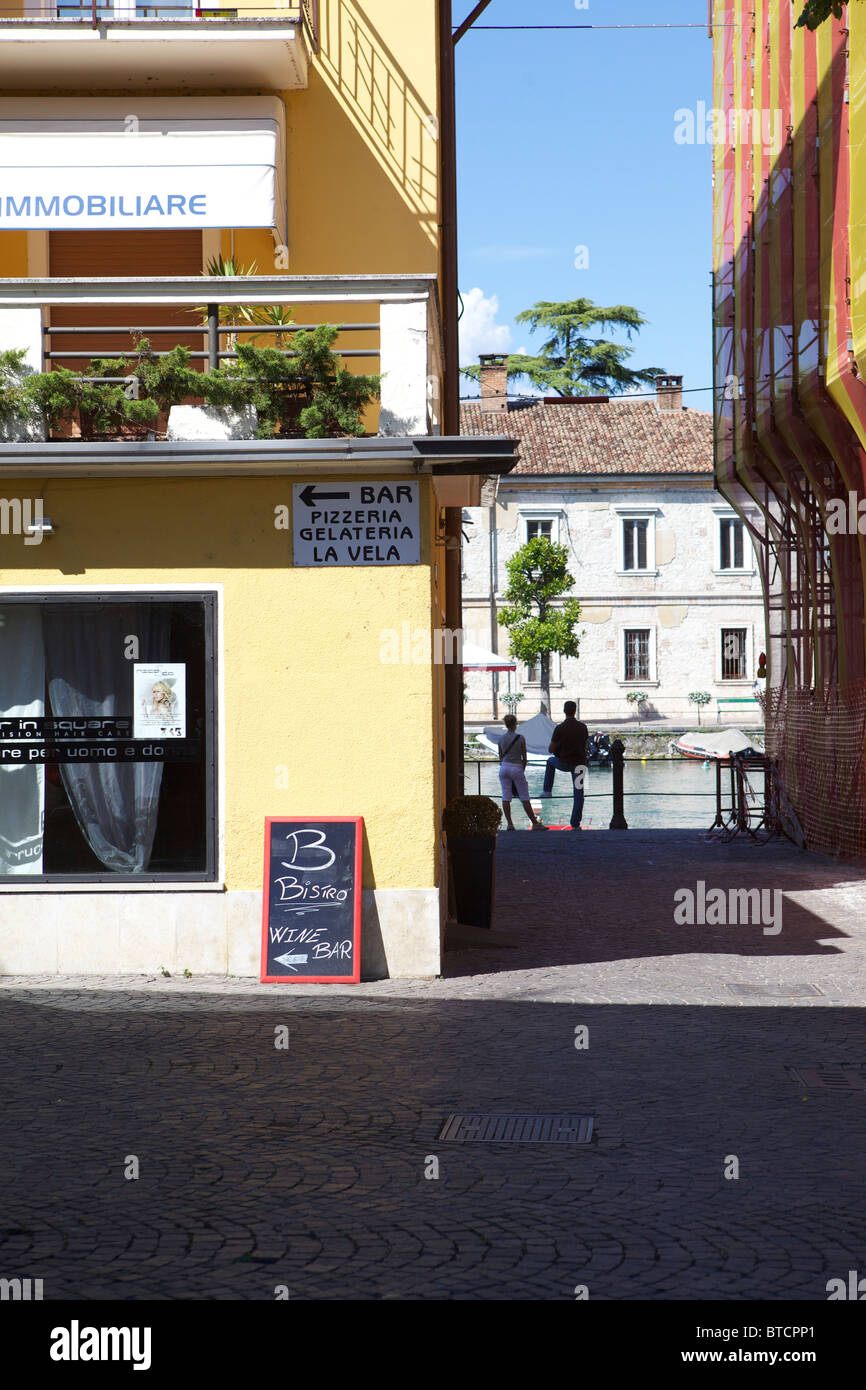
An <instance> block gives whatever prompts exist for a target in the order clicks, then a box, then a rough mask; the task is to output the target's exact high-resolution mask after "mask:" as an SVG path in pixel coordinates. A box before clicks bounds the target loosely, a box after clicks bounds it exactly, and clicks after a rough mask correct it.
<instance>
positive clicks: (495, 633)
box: [488, 499, 499, 722]
mask: <svg viewBox="0 0 866 1390" xmlns="http://www.w3.org/2000/svg"><path fill="white" fill-rule="evenodd" d="M488 517H489V526H490V650H491V651H492V652H496V651H498V650H499V648H498V646H497V643H498V641H499V624H498V622H497V621H496V501H495V499H494V502H493V506H492V507H491V508H490V510H489V512H488ZM490 689H491V705H492V707H493V719H494V722H495V721H496V720H497V719H498V718H499V698H498V697H499V672H498V671H491V673H490Z"/></svg>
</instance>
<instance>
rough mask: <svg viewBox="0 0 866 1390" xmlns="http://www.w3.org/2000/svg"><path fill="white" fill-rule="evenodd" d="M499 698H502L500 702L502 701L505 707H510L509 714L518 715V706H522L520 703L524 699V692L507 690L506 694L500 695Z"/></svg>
mask: <svg viewBox="0 0 866 1390" xmlns="http://www.w3.org/2000/svg"><path fill="white" fill-rule="evenodd" d="M499 698H500V700H501V701H502V703H503V705H507V706H508V712H509V714H516V712H517V706H518V705H519V704H520V701H521V700H522V699H523V691H522V690H506V691H505V693H504V694H500V696H499Z"/></svg>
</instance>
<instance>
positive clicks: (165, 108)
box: [0, 97, 286, 242]
mask: <svg viewBox="0 0 866 1390" xmlns="http://www.w3.org/2000/svg"><path fill="white" fill-rule="evenodd" d="M285 169H286V157H285V111H284V107H283V104H282V102H281V101H280V100H279V98H277V97H228V98H212V99H206V100H205V99H202V98H176V99H173V100H172V99H165V100H161V99H159V98H154V97H150V98H147V99H144V100H139V99H137V98H136V99H132V98H129V97H127V98H125V99H121V100H117V99H114V98H88V99H81V98H72V99H68V100H64V99H62V98H58V99H51V98H46V99H40V100H28V99H24V100H20V101H19V100H15V101H14V102H12V101H8V100H6V101H3V102H0V230H3V231H11V230H16V229H18V230H26V231H35V230H50V229H52V228H61V227H62V228H66V229H80V230H89V229H93V228H97V227H98V228H104V229H110V228H121V227H122V228H127V229H133V228H135V229H141V230H151V229H159V228H177V227H202V228H204V227H217V228H222V227H225V228H230V227H267V228H270V229H272V230H273V231H274V232H275V233H276V234H277V238H278V240H279V241H281V242H285V240H286V219H285V206H286V197H285Z"/></svg>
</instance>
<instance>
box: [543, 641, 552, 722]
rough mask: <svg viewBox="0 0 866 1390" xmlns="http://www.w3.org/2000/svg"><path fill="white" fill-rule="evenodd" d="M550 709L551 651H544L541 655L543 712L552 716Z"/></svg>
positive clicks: (549, 716)
mask: <svg viewBox="0 0 866 1390" xmlns="http://www.w3.org/2000/svg"><path fill="white" fill-rule="evenodd" d="M550 709H551V700H550V653H549V652H544V653H543V654H542V657H541V713H542V714H546V715H547V716H548V718H551V714H550Z"/></svg>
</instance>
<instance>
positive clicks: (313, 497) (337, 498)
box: [298, 483, 352, 507]
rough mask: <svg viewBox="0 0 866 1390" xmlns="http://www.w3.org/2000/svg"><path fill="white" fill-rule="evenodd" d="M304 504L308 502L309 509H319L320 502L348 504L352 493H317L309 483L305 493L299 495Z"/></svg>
mask: <svg viewBox="0 0 866 1390" xmlns="http://www.w3.org/2000/svg"><path fill="white" fill-rule="evenodd" d="M298 496H299V497H300V499H301V501H302V502H306V504H307V506H308V507H318V505H319V503H320V502H348V501H349V500H350V499H351V496H352V494H351V492H316V489H315V486H314V484H313V483H307V486H306V487H305V488H304V490H303V492H301V493H299V494H298Z"/></svg>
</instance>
